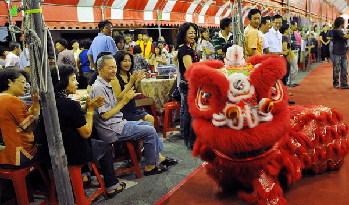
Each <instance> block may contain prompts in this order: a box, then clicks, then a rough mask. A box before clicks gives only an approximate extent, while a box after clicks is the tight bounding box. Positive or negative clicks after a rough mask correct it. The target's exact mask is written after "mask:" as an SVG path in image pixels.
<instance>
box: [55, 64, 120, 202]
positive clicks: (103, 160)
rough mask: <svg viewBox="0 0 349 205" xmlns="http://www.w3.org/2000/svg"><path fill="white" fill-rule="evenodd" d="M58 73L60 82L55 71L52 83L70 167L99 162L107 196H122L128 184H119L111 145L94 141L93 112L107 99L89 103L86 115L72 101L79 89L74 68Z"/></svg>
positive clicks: (64, 67) (70, 67) (60, 69)
mask: <svg viewBox="0 0 349 205" xmlns="http://www.w3.org/2000/svg"><path fill="white" fill-rule="evenodd" d="M58 69H59V79H60V80H58V75H57V71H56V70H55V69H53V70H52V81H53V84H54V89H55V95H56V105H57V110H58V117H59V122H60V126H61V132H62V138H63V145H64V149H65V153H66V155H67V161H68V165H80V164H86V163H87V162H91V161H97V160H98V161H99V163H100V166H101V172H102V174H103V176H104V182H105V187H106V191H107V195H108V197H109V198H112V197H114V196H115V195H116V194H117V193H119V192H121V191H122V190H123V189H124V188H125V186H126V184H125V183H121V182H119V181H118V179H117V178H116V177H115V171H114V166H113V157H112V150H111V148H110V147H109V145H108V144H107V143H105V142H103V141H101V140H94V139H90V136H91V133H92V126H93V112H94V111H95V109H97V108H98V107H100V106H102V105H103V104H104V98H103V97H96V98H95V99H92V100H90V99H87V101H86V110H87V112H86V113H84V112H83V111H82V110H81V107H80V104H79V103H78V102H75V101H73V100H72V99H70V98H69V97H68V95H69V94H75V93H76V90H77V87H78V82H77V81H76V75H75V70H74V68H73V67H72V66H70V65H61V66H59V67H58Z"/></svg>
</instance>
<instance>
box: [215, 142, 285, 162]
mask: <svg viewBox="0 0 349 205" xmlns="http://www.w3.org/2000/svg"><path fill="white" fill-rule="evenodd" d="M280 143H281V140H280V141H278V142H277V143H275V144H274V145H273V146H271V147H266V148H261V149H256V150H252V151H246V152H239V153H234V154H224V153H222V152H220V151H218V150H213V151H214V152H215V154H216V155H217V156H219V157H221V158H224V159H227V160H229V161H235V162H246V161H253V160H258V159H262V158H265V157H267V156H268V155H270V154H271V153H273V152H274V151H275V150H276V149H278V148H279V145H280Z"/></svg>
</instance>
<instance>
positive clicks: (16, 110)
mask: <svg viewBox="0 0 349 205" xmlns="http://www.w3.org/2000/svg"><path fill="white" fill-rule="evenodd" d="M27 78H28V76H27V73H26V72H25V71H24V70H18V69H4V70H0V92H1V93H0V104H1V106H0V130H1V133H2V138H3V143H4V144H5V148H4V149H3V150H1V151H0V168H5V169H17V168H22V167H26V166H28V165H30V164H31V163H32V162H34V161H36V160H37V157H38V154H37V146H36V144H35V143H34V135H33V130H34V129H35V127H36V122H37V119H38V116H39V114H40V104H39V100H38V95H37V94H33V95H32V99H33V104H32V106H31V107H30V108H29V109H28V108H27V106H26V105H25V103H24V102H22V101H21V100H20V98H19V96H22V95H24V94H25V91H26V82H27Z"/></svg>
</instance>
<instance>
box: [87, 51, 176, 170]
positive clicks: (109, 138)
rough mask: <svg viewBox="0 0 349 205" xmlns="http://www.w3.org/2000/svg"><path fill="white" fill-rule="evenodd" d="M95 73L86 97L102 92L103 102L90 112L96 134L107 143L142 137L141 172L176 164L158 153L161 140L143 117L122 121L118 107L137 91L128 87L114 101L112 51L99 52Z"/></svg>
mask: <svg viewBox="0 0 349 205" xmlns="http://www.w3.org/2000/svg"><path fill="white" fill-rule="evenodd" d="M97 69H98V74H99V76H98V77H97V80H96V81H95V83H94V84H93V85H92V88H91V92H90V97H91V98H94V97H96V96H103V97H104V98H105V104H104V105H103V106H101V107H99V108H98V109H97V110H96V111H95V113H94V123H95V127H96V129H97V132H98V135H99V138H100V139H101V140H103V141H105V142H107V143H113V142H115V141H118V140H120V141H126V140H144V142H143V145H144V158H145V167H144V175H146V176H147V175H154V174H160V173H162V172H164V171H167V167H166V166H169V165H174V164H177V163H178V162H177V161H176V160H174V159H171V158H167V157H164V156H162V155H161V154H160V152H161V150H163V144H162V142H161V140H160V138H159V135H158V134H157V133H156V130H155V128H154V127H153V126H152V125H151V124H150V123H149V122H144V121H126V120H124V119H123V114H122V112H120V109H121V108H123V106H125V105H126V104H127V103H128V102H129V101H130V100H131V99H133V98H134V97H135V96H136V95H138V94H137V93H135V91H134V90H129V91H128V92H126V93H124V95H123V97H122V99H121V100H120V101H118V100H117V99H116V97H115V94H114V92H113V88H112V85H111V81H113V80H115V79H116V62H115V60H114V57H113V56H112V55H104V56H101V57H100V58H99V59H98V60H97Z"/></svg>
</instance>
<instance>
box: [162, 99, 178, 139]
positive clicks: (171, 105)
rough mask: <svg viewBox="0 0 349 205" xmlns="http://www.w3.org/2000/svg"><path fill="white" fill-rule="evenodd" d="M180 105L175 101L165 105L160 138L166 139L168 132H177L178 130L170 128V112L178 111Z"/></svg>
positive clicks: (171, 122)
mask: <svg viewBox="0 0 349 205" xmlns="http://www.w3.org/2000/svg"><path fill="white" fill-rule="evenodd" d="M180 107H181V104H180V103H179V102H177V101H173V102H168V103H166V104H165V117H164V127H163V134H162V137H163V138H166V133H167V132H169V131H178V130H180V129H179V128H172V124H173V121H172V110H175V109H178V110H179V109H180Z"/></svg>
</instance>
